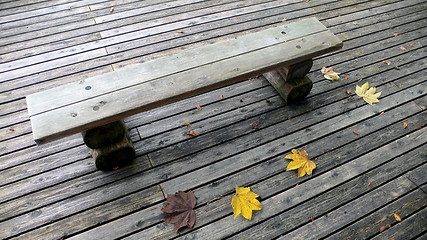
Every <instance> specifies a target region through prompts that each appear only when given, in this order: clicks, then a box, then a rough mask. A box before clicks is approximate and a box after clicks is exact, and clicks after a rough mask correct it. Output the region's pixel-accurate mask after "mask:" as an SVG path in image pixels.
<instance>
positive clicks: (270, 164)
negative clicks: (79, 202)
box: [101, 104, 423, 238]
mask: <svg viewBox="0 0 427 240" xmlns="http://www.w3.org/2000/svg"><path fill="white" fill-rule="evenodd" d="M411 105H412V107H411V108H413V109H414V110H415V111H417V107H416V106H414V105H413V104H411ZM401 108H403V109H405V108H408V107H406V106H402V107H401ZM393 112H394V113H393ZM385 114H390V115H389V116H387V117H386V118H385V119H387V120H388V121H390V120H392V119H394V117H396V119H395V121H399V120H398V116H399V115H400V114H401V111H400V110H398V109H393V110H392V111H391V112H386V113H385ZM381 116H382V117H384V115H381ZM385 119H384V120H385ZM421 119H422V117H414V120H415V121H422V120H421ZM406 121H408V122H412V121H411V120H409V119H408V120H406ZM384 122H387V121H378V120H377V119H370V120H369V121H367V123H366V124H363V126H364V127H365V128H366V129H361V128H359V129H360V131H361V132H364V135H367V134H368V132H369V131H372V132H374V136H372V138H376V139H379V138H381V139H383V141H387V142H389V141H392V139H394V138H396V137H399V136H404V135H406V134H405V132H404V129H403V128H401V123H400V122H399V123H398V124H394V126H393V127H390V128H386V129H384V130H383V131H382V132H383V134H381V135H377V134H375V131H376V129H381V128H382V127H383V126H382V125H379V126H378V125H377V124H376V123H381V124H383V123H384ZM384 125H387V123H384ZM368 129H369V130H368ZM393 129H394V130H393ZM335 135H337V136H331V138H332V139H339V140H340V142H337V141H326V142H327V143H328V144H327V145H328V146H325V144H324V142H325V140H320V141H318V143H317V144H314V143H311V144H309V146H310V148H309V149H308V150H309V152H310V153H313V154H315V155H317V154H322V153H323V152H324V151H328V150H329V149H330V148H334V145H336V144H345V142H344V141H353V140H357V141H355V142H352V144H351V145H350V146H352V151H351V153H346V152H345V153H344V154H343V153H340V152H339V149H337V150H334V151H335V152H337V153H333V152H332V153H330V154H331V155H330V156H334V158H333V159H331V158H326V162H323V163H320V164H322V165H323V166H332V165H334V166H336V165H338V164H339V162H340V161H343V160H344V159H352V158H354V156H349V155H348V154H350V155H356V156H357V155H359V154H358V153H359V152H360V151H359V150H360V149H361V148H364V147H369V148H372V149H375V148H376V147H377V146H376V144H378V146H381V143H379V142H378V143H376V144H374V145H372V144H371V145H368V144H366V143H367V142H369V141H370V140H369V139H367V138H366V137H365V138H361V139H358V137H357V136H355V135H354V134H349V133H348V132H347V131H345V130H344V131H342V132H340V133H339V134H338V133H337V134H335ZM384 135H387V137H386V136H384ZM356 149H357V151H356ZM368 151H369V150H368V149H366V152H368ZM363 152H365V151H363ZM414 153H415V154H418V156H417V158H412V157H411V156H407V157H406V158H404V159H406V160H408V161H410V164H405V163H404V161H402V159H401V158H399V159H396V160H394V162H395V163H396V165H392V164H389V165H387V166H386V165H384V167H383V168H381V169H376V170H375V172H376V175H375V174H374V176H376V177H373V178H371V181H372V182H373V184H372V186H373V187H374V186H378V185H381V182H383V181H388V174H394V176H399V175H400V169H402V167H403V168H408V169H410V168H411V166H413V165H414V164H415V165H416V164H419V163H420V162H422V161H423V156H419V152H418V151H414ZM346 154H347V155H346ZM311 156H314V155H311ZM323 156H325V155H323ZM315 161H316V163H317V164H319V163H318V161H317V160H315ZM285 162H286V161H285V160H284V159H283V157H282V156H281V157H276V158H274V159H271V160H268V161H267V162H265V163H262V164H259V165H257V166H256V167H252V168H250V169H249V170H243V171H241V172H238V173H235V174H233V175H232V176H227V177H225V178H222V179H219V180H217V181H215V182H213V183H211V184H208V185H205V186H203V187H201V188H198V189H196V190H195V194H196V196H197V198H198V206H203V207H202V209H198V210H196V211H197V212H196V214H197V217H198V220H197V223H196V224H198V225H199V226H200V225H204V224H205V223H208V222H210V221H212V219H216V215H217V214H220V213H221V212H224V210H223V209H225V211H226V212H227V213H228V212H229V202H227V200H226V201H225V202H222V203H221V204H219V205H216V204H215V203H212V205H216V206H217V207H218V208H215V207H211V206H212V205H207V206H206V205H205V203H206V202H208V201H210V200H212V199H214V198H216V197H220V196H224V194H232V193H231V192H230V191H232V190H233V189H234V187H235V185H234V184H236V183H237V184H239V185H244V186H247V185H248V184H250V182H258V179H259V178H265V177H267V176H273V177H272V178H270V179H269V180H267V183H265V182H264V183H258V185H259V186H260V187H261V188H262V189H263V191H267V192H269V194H267V193H265V192H264V194H263V195H262V197H263V198H264V197H267V196H268V195H270V196H271V194H274V191H277V190H273V189H276V188H280V189H282V188H283V189H287V188H288V187H289V186H295V184H296V183H293V182H295V181H296V177H295V176H293V175H292V176H290V175H288V176H287V177H284V176H283V175H277V172H283V171H284V167H283V166H286V165H285ZM332 162H333V163H334V164H332ZM399 166H401V167H399ZM385 169H393V171H388V170H387V171H386V170H385ZM319 170H320V169H319ZM319 170H317V171H319ZM327 170H328V169H324V171H327ZM382 172H387V174H383V173H382ZM378 173H382V174H378ZM316 174H319V173H318V172H316ZM289 181H291V183H289ZM358 181H361V183H360V185H363V188H361V189H360V190H361V191H365V190H366V185H367V184H368V183H367V182H366V178H365V177H361V178H360V179H359V180H358ZM349 186H351V185H349ZM347 188H349V187H346V189H347ZM227 189H228V190H227ZM360 190H359V191H360ZM271 191H273V193H272V192H271ZM334 195H338V194H334ZM347 195H348V197H349V198H353V195H352V191H350V190H349V191H348V194H347ZM230 199H231V197H230ZM329 199H330V198H329V197H327V198H326V199H325V204H326V205H327V206H329V205H328V204H329ZM230 201H231V200H230ZM315 205H316V204H312V205H309V206H315ZM205 206H206V208H207V209H205ZM331 207H332V206H331ZM159 208H161V206H159ZM219 208H221V210H220V209H219ZM304 208H306V207H304ZM208 209H209V210H208ZM138 214H139V215H140V214H142V213H138ZM159 214H160V212H159ZM119 221H121V222H123V223H120V224H119V225H122V226H123V225H128V226H133V225H134V224H135V221H134V220H130V221H131V222H128V221H129V219H127V218H123V219H121V220H119ZM168 225H169V224H164V223H160V221H159V224H158V225H156V226H154V227H152V228H150V231H149V232H150V233H152V235H151V238H155V237H158V238H166V237H173V236H175V233H174V232H173V230H172V229H171V226H168ZM144 226H145V225H144ZM141 228H143V226H141ZM101 229H104V227H102V228H101ZM151 230H153V231H151ZM106 231H108V230H106ZM127 231H129V230H127ZM119 233H120V232H116V231H115V232H114V233H112V234H119ZM150 233H147V234H148V235H146V236H150ZM121 234H122V235H124V234H126V230H125V229H123V230H122V231H121Z"/></svg>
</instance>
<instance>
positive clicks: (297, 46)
mask: <svg viewBox="0 0 427 240" xmlns="http://www.w3.org/2000/svg"><path fill="white" fill-rule="evenodd" d="M316 22H317V20H314V19H309V20H306V21H301V22H299V23H296V24H295V25H292V24H291V25H289V26H284V30H282V29H273V30H275V31H274V32H273V31H272V30H270V32H271V33H266V32H265V33H264V34H263V35H266V36H269V38H270V39H271V40H265V39H264V38H263V39H264V40H265V41H264V44H268V42H269V41H273V42H276V44H273V45H271V46H269V45H266V46H265V47H263V48H261V49H259V48H258V47H257V46H256V45H254V46H253V45H252V44H248V43H247V42H246V41H245V40H244V39H245V37H242V38H243V39H241V41H239V40H236V41H233V40H230V41H228V42H227V43H228V44H230V45H229V46H228V47H227V48H221V49H229V50H228V51H231V50H232V49H239V50H243V54H242V53H240V54H239V55H235V56H233V58H229V57H226V56H224V58H222V56H221V57H220V58H219V60H213V59H210V58H207V56H205V55H203V58H202V59H206V60H207V61H208V63H204V61H203V60H202V61H198V60H194V61H195V62H197V63H198V64H201V65H199V66H200V67H194V68H189V69H188V70H187V71H185V70H184V71H183V70H175V71H177V72H176V73H175V74H173V75H171V73H169V71H166V73H164V72H161V73H160V74H162V75H163V76H165V77H161V78H159V77H153V76H150V78H148V79H153V80H151V81H150V80H148V79H147V80H145V79H138V82H139V84H138V83H136V82H135V81H136V80H137V79H135V78H132V77H131V78H130V80H129V81H128V82H127V83H125V84H122V86H120V88H116V89H114V88H113V86H110V84H109V85H108V89H105V90H103V91H102V92H105V95H100V93H92V92H93V91H96V90H95V89H98V88H100V89H103V88H102V87H101V86H98V85H96V83H92V82H90V81H89V82H85V81H80V82H79V83H77V84H74V85H72V86H70V87H71V89H72V87H73V86H76V85H77V86H78V85H80V87H79V88H80V89H81V90H79V92H81V94H82V95H83V96H84V98H83V99H87V100H83V101H82V100H80V101H79V100H74V101H73V100H71V102H68V103H65V104H63V105H62V106H63V107H61V105H59V106H55V105H53V106H52V105H51V104H52V101H51V100H49V99H55V101H54V102H58V103H60V102H61V100H60V99H64V97H65V96H64V93H65V92H69V91H70V90H71V89H70V88H69V87H68V88H65V90H64V91H60V90H59V89H52V90H48V91H47V92H44V93H39V94H34V95H30V96H28V97H27V103H28V108H29V112H30V119H31V123H32V127H33V135H34V139H35V140H36V142H38V143H41V142H44V141H46V140H49V139H54V138H57V137H61V136H66V135H69V134H73V133H76V132H81V131H83V130H87V129H90V128H93V127H95V126H99V125H103V124H106V123H109V122H111V121H113V120H119V119H122V118H124V117H127V116H130V115H133V114H136V113H139V112H142V111H146V110H149V109H151V108H154V107H158V106H161V105H165V104H168V103H171V102H174V101H177V100H179V99H183V98H186V97H189V96H193V95H196V94H200V93H201V92H205V91H208V90H212V89H215V88H218V87H221V86H224V85H228V84H231V83H234V82H237V81H241V80H244V79H246V78H248V77H250V76H252V75H256V74H259V73H262V72H265V71H268V70H270V69H274V68H276V67H279V66H285V65H289V64H293V63H296V62H299V61H304V60H306V59H310V58H312V57H314V56H318V55H321V54H323V53H326V52H330V51H334V50H336V49H339V48H341V47H342V45H341V41H339V40H338V39H337V38H336V37H335V36H334V35H332V34H331V33H329V32H327V31H325V29H324V28H323V26H322V25H321V24H320V23H318V22H317V24H316ZM300 24H301V25H300ZM319 24H320V25H319ZM292 26H294V27H292ZM302 26H306V27H305V28H307V32H309V33H305V32H302V33H299V34H298V32H299V31H298V32H297V34H296V35H293V34H292V33H293V32H296V31H295V30H293V29H298V28H299V27H302ZM308 26H311V27H314V29H316V27H317V28H318V29H319V30H313V28H308ZM305 28H304V29H305ZM308 29H309V30H308ZM267 31H268V30H267ZM283 31H286V33H285V34H282V33H281V32H283ZM310 33H311V34H312V35H311V34H310ZM270 34H271V35H270ZM283 35H284V36H285V39H283V37H282V36H283ZM270 36H271V37H270ZM246 37H251V39H252V38H253V36H246ZM255 39H256V40H258V39H257V38H255ZM267 39H268V38H267ZM248 40H249V39H248ZM281 41H282V43H283V42H285V43H284V44H280V42H281ZM227 43H224V45H225V44H227ZM235 44H237V45H241V44H243V45H246V44H248V45H247V46H251V47H253V49H254V50H252V51H248V52H246V51H245V50H246V49H245V48H242V49H240V48H236V47H233V46H234V45H235ZM211 47H213V48H216V47H215V46H214V45H212V46H211ZM206 48H208V47H206ZM213 48H210V49H212V50H207V49H205V50H206V52H214V51H213ZM258 49H259V50H258ZM200 51H201V52H204V51H203V50H201V49H200ZM216 53H217V51H216ZM186 54H188V53H186ZM198 54H199V53H198ZM267 56H268V57H267ZM183 57H184V59H185V57H186V55H184V56H183ZM171 59H176V60H178V59H180V61H182V59H181V56H172V57H171V58H170V59H161V60H159V61H165V62H169V61H170V60H171ZM261 59H262V60H261ZM185 62H187V61H183V63H185ZM176 64H177V65H178V66H180V67H182V66H181V65H182V64H178V63H176ZM202 64H203V65H202ZM150 67H152V66H150ZM135 68H137V69H138V68H141V66H135V67H134V69H135ZM181 69H182V68H181ZM184 69H185V68H184ZM114 73H115V74H117V75H114V76H110V78H113V79H118V80H121V79H129V78H127V77H126V74H128V73H130V74H131V75H134V76H139V75H142V74H150V73H148V72H146V70H145V69H143V70H142V73H140V74H137V73H133V72H132V71H130V69H122V70H121V71H120V72H114ZM216 73H221V74H219V75H216ZM122 75H124V76H122ZM150 75H151V74H150ZM101 78H109V76H102V77H101ZM134 79H135V80H134ZM184 81H188V82H184ZM114 82H118V81H114ZM136 84H138V85H136ZM82 85H84V86H82ZM102 86H104V87H105V84H103V85H102ZM83 88H84V89H83ZM92 88H93V89H94V90H92ZM63 89H64V88H63ZM110 89H111V90H110ZM52 92H58V93H60V95H62V97H60V98H56V97H55V95H56V94H53V96H52V94H51V93H52ZM72 92H74V91H72ZM102 92H101V93H102ZM42 94H46V95H45V96H44V95H42ZM88 95H89V96H88ZM97 95H98V97H97ZM74 96H78V94H74ZM138 96H150V98H148V99H147V98H141V97H138ZM74 102H76V103H75V104H73V103H74ZM125 103H126V104H125ZM46 104H47V105H46ZM69 104H72V105H69ZM100 104H101V105H102V106H101V105H100ZM98 105H99V106H98ZM58 107H60V108H58ZM95 107H98V108H97V109H99V111H96V112H94V111H95V110H93V109H95ZM56 108H58V109H56ZM45 111H48V112H45ZM60 119H63V120H61V121H58V120H60ZM65 119H67V120H65ZM47 121H49V122H51V123H52V121H53V122H63V123H69V124H64V125H68V126H64V125H63V126H60V125H54V124H51V123H47Z"/></svg>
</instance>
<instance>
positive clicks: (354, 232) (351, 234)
mask: <svg viewBox="0 0 427 240" xmlns="http://www.w3.org/2000/svg"><path fill="white" fill-rule="evenodd" d="M424 157H425V156H424ZM426 197H427V195H426V194H425V192H423V191H422V190H420V189H417V190H415V191H414V192H412V193H410V194H408V195H407V196H404V197H402V199H399V200H398V201H396V202H393V203H392V204H390V205H387V206H385V207H383V208H381V209H379V210H378V211H376V212H374V213H372V214H370V215H368V216H366V217H364V218H361V219H360V220H358V221H357V222H355V223H353V224H351V225H349V226H347V227H345V228H344V229H342V230H341V231H339V232H337V233H334V234H333V235H330V236H328V238H329V239H334V238H336V239H366V238H369V237H371V236H375V235H377V234H378V233H379V229H380V228H381V227H382V226H389V225H392V224H393V225H394V224H395V223H396V221H395V219H394V216H393V214H394V213H397V214H399V216H400V217H401V218H402V219H405V218H407V217H409V216H410V215H412V214H413V213H414V212H416V211H418V210H420V209H421V208H423V204H422V202H425V199H426ZM366 223H370V224H369V225H367V224H366ZM393 227H394V226H393Z"/></svg>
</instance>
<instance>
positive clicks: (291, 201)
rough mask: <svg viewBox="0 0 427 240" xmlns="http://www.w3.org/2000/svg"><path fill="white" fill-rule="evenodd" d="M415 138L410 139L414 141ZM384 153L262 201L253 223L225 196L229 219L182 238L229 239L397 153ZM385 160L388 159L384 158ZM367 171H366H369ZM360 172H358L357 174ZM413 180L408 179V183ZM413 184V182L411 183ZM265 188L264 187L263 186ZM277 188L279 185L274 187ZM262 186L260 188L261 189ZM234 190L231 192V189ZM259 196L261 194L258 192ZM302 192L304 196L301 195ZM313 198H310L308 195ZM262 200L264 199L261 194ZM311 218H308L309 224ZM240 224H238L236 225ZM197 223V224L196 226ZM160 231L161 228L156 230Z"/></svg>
mask: <svg viewBox="0 0 427 240" xmlns="http://www.w3.org/2000/svg"><path fill="white" fill-rule="evenodd" d="M413 139H414V138H411V140H413ZM406 140H409V139H408V138H401V139H400V140H399V141H398V142H400V144H399V145H405V143H403V142H402V141H405V142H406ZM410 142H411V144H412V143H414V142H413V141H408V144H409V143H410ZM396 143H397V142H394V143H391V145H386V146H384V148H387V149H390V150H391V149H395V148H394V147H393V146H392V145H393V144H396ZM379 152H381V157H378V158H375V163H374V162H373V161H366V159H372V158H371V156H370V155H371V154H376V151H374V152H371V153H368V154H366V155H363V156H361V157H359V158H357V159H355V160H353V161H351V162H348V163H346V164H343V165H340V166H339V167H337V168H336V169H335V170H334V171H332V172H331V171H329V172H328V173H327V174H322V175H320V176H318V177H316V178H315V179H311V180H308V181H305V182H304V184H301V185H300V186H298V187H294V188H291V189H289V190H287V191H285V192H281V193H279V194H277V195H274V196H272V197H270V198H268V199H266V200H264V201H262V204H263V206H264V207H263V210H262V211H256V213H255V215H254V217H253V218H252V221H247V220H245V219H237V220H236V219H233V216H232V209H231V208H230V207H229V206H225V207H223V206H224V205H226V203H229V202H230V201H231V197H232V196H231V195H232V194H231V195H229V196H225V197H224V198H222V199H220V200H218V202H219V203H220V204H219V205H218V204H215V203H213V204H215V205H216V206H218V207H219V208H226V210H225V212H226V214H227V217H226V218H221V219H218V218H217V219H218V220H217V221H215V222H212V223H211V224H209V225H206V226H204V227H201V228H199V229H196V230H194V231H191V232H189V233H188V234H185V235H181V236H182V237H181V238H186V237H187V238H188V237H193V238H194V237H195V238H197V237H202V236H206V234H209V236H210V237H211V238H212V239H219V238H221V237H225V236H228V235H230V234H232V233H235V232H237V231H238V230H240V229H243V228H246V227H249V226H250V225H254V224H256V223H257V222H259V221H262V220H265V219H266V218H267V216H269V215H270V214H275V213H277V211H278V209H277V208H281V209H287V208H291V207H293V206H295V205H296V204H299V203H300V202H302V201H304V200H306V199H309V198H310V196H313V195H311V194H317V193H320V192H323V191H326V190H327V189H330V187H333V186H335V184H340V183H342V182H343V181H342V180H343V179H349V178H351V177H352V176H353V174H356V175H358V174H360V173H363V172H364V171H365V170H364V169H365V168H366V167H368V166H369V167H368V168H369V169H371V168H372V167H374V166H373V165H372V164H374V165H376V164H381V163H382V161H387V159H389V158H393V157H394V154H393V153H391V152H389V153H386V152H387V151H386V152H383V151H381V150H380V149H378V153H379ZM384 154H390V155H389V156H388V157H386V156H385V155H384ZM383 157H385V158H383ZM366 170H367V169H366ZM356 172H357V173H356ZM293 179H295V181H296V178H295V176H293ZM409 182H410V181H409V180H408V183H409ZM410 184H412V183H410ZM261 185H262V184H261ZM275 185H276V186H277V184H275ZM258 187H259V186H258ZM258 187H257V186H252V188H251V189H252V191H254V192H257V190H258ZM231 191H232V190H231ZM258 193H259V192H258ZM302 193H303V194H302ZM307 195H310V196H307ZM261 197H263V196H262V195H261ZM218 211H221V210H220V209H212V213H213V212H218ZM309 219H310V218H309V217H308V218H307V221H310V220H309ZM236 223H238V224H236ZM197 224H198V223H196V225H197ZM157 231H158V229H157ZM146 233H147V232H141V233H138V234H135V235H132V237H133V238H129V239H138V238H143V237H144V236H147V235H145V234H146ZM149 234H153V232H151V233H149Z"/></svg>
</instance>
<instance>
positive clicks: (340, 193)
mask: <svg viewBox="0 0 427 240" xmlns="http://www.w3.org/2000/svg"><path fill="white" fill-rule="evenodd" d="M421 148H422V147H421ZM421 148H417V149H415V150H412V151H411V152H409V153H405V155H404V156H400V157H398V158H396V159H394V160H392V161H391V162H388V163H387V164H384V165H382V166H380V167H379V168H376V169H373V170H371V171H369V172H367V173H364V174H362V175H360V176H358V177H357V178H355V179H353V180H351V181H349V182H346V183H343V184H341V185H340V186H339V187H337V188H335V189H333V190H330V191H328V192H325V193H323V194H321V195H319V196H317V197H315V198H312V199H310V200H308V201H307V202H304V203H301V204H299V205H297V206H295V207H293V208H290V209H287V210H285V211H282V212H280V214H279V215H277V216H274V217H272V218H269V219H268V220H266V221H265V222H262V223H260V224H257V225H254V226H253V227H251V228H248V229H246V230H245V231H243V232H240V233H239V234H235V235H234V236H233V237H232V238H234V239H239V238H246V239H251V238H253V239H255V238H259V237H265V238H274V237H277V236H279V235H281V234H283V235H284V236H286V235H285V234H286V233H288V232H290V231H292V230H295V231H298V228H299V227H301V226H304V225H307V224H309V223H310V222H311V219H310V218H311V217H313V219H315V221H316V220H317V219H318V218H321V217H325V218H326V220H327V219H328V217H329V213H330V212H331V211H335V209H336V208H337V207H339V206H341V205H343V204H344V203H349V202H352V201H354V200H355V199H357V198H359V197H366V194H369V192H370V191H372V190H374V189H378V187H379V186H382V185H383V184H384V183H387V182H389V181H390V179H394V178H396V177H399V176H400V175H401V173H402V172H405V171H408V170H409V169H411V168H413V167H416V166H417V165H420V164H422V161H423V157H424V155H425V152H422V153H418V152H417V151H419V150H421ZM334 152H335V151H332V152H331V154H334ZM338 157H339V155H338V156H335V154H334V157H333V158H335V159H337V158H338ZM405 158H406V159H405ZM412 161H414V162H412ZM269 182H270V183H273V182H272V181H269ZM282 182H283V184H286V183H285V182H284V181H279V182H277V181H276V183H282ZM287 184H289V183H287ZM270 185H271V184H268V185H267V186H265V187H264V188H266V187H268V186H270ZM260 187H261V188H262V185H260ZM261 191H262V190H261ZM414 192H415V194H414V193H410V194H409V195H408V196H405V197H403V198H401V199H399V200H398V201H397V202H393V203H391V204H390V205H388V206H386V207H385V208H383V209H381V210H377V211H375V212H373V213H372V214H370V215H368V216H367V218H368V219H366V218H362V217H363V215H362V214H359V215H358V216H351V215H347V216H348V217H360V218H362V219H360V220H359V221H357V225H349V226H345V227H344V224H341V225H339V226H336V225H335V227H336V228H335V229H333V230H332V231H328V232H326V233H328V234H329V233H332V232H333V231H335V230H337V229H341V228H343V227H344V228H343V230H342V231H345V232H347V233H349V234H350V235H338V236H335V235H332V236H328V237H329V238H330V239H346V237H349V238H348V239H366V238H368V237H369V236H371V235H373V234H375V233H377V232H378V231H379V228H380V227H381V226H382V225H388V224H391V222H390V220H391V219H387V218H386V217H385V216H389V215H390V213H394V212H399V213H400V214H402V216H405V215H409V214H411V213H412V212H414V211H417V210H418V209H419V207H420V206H422V202H423V200H424V199H425V198H426V197H427V196H425V195H424V194H423V193H422V191H420V190H418V189H417V190H415V191H414ZM391 209H393V210H391ZM341 214H343V215H345V214H349V213H348V212H347V213H344V211H341ZM287 216H293V217H292V218H287ZM307 216H308V217H307ZM285 218H286V219H288V220H287V221H281V219H285ZM367 223H375V224H372V225H367ZM333 224H336V223H334V222H332V221H331V222H330V223H329V224H327V225H328V226H329V225H333ZM319 231H323V230H322V229H320V230H319Z"/></svg>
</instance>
